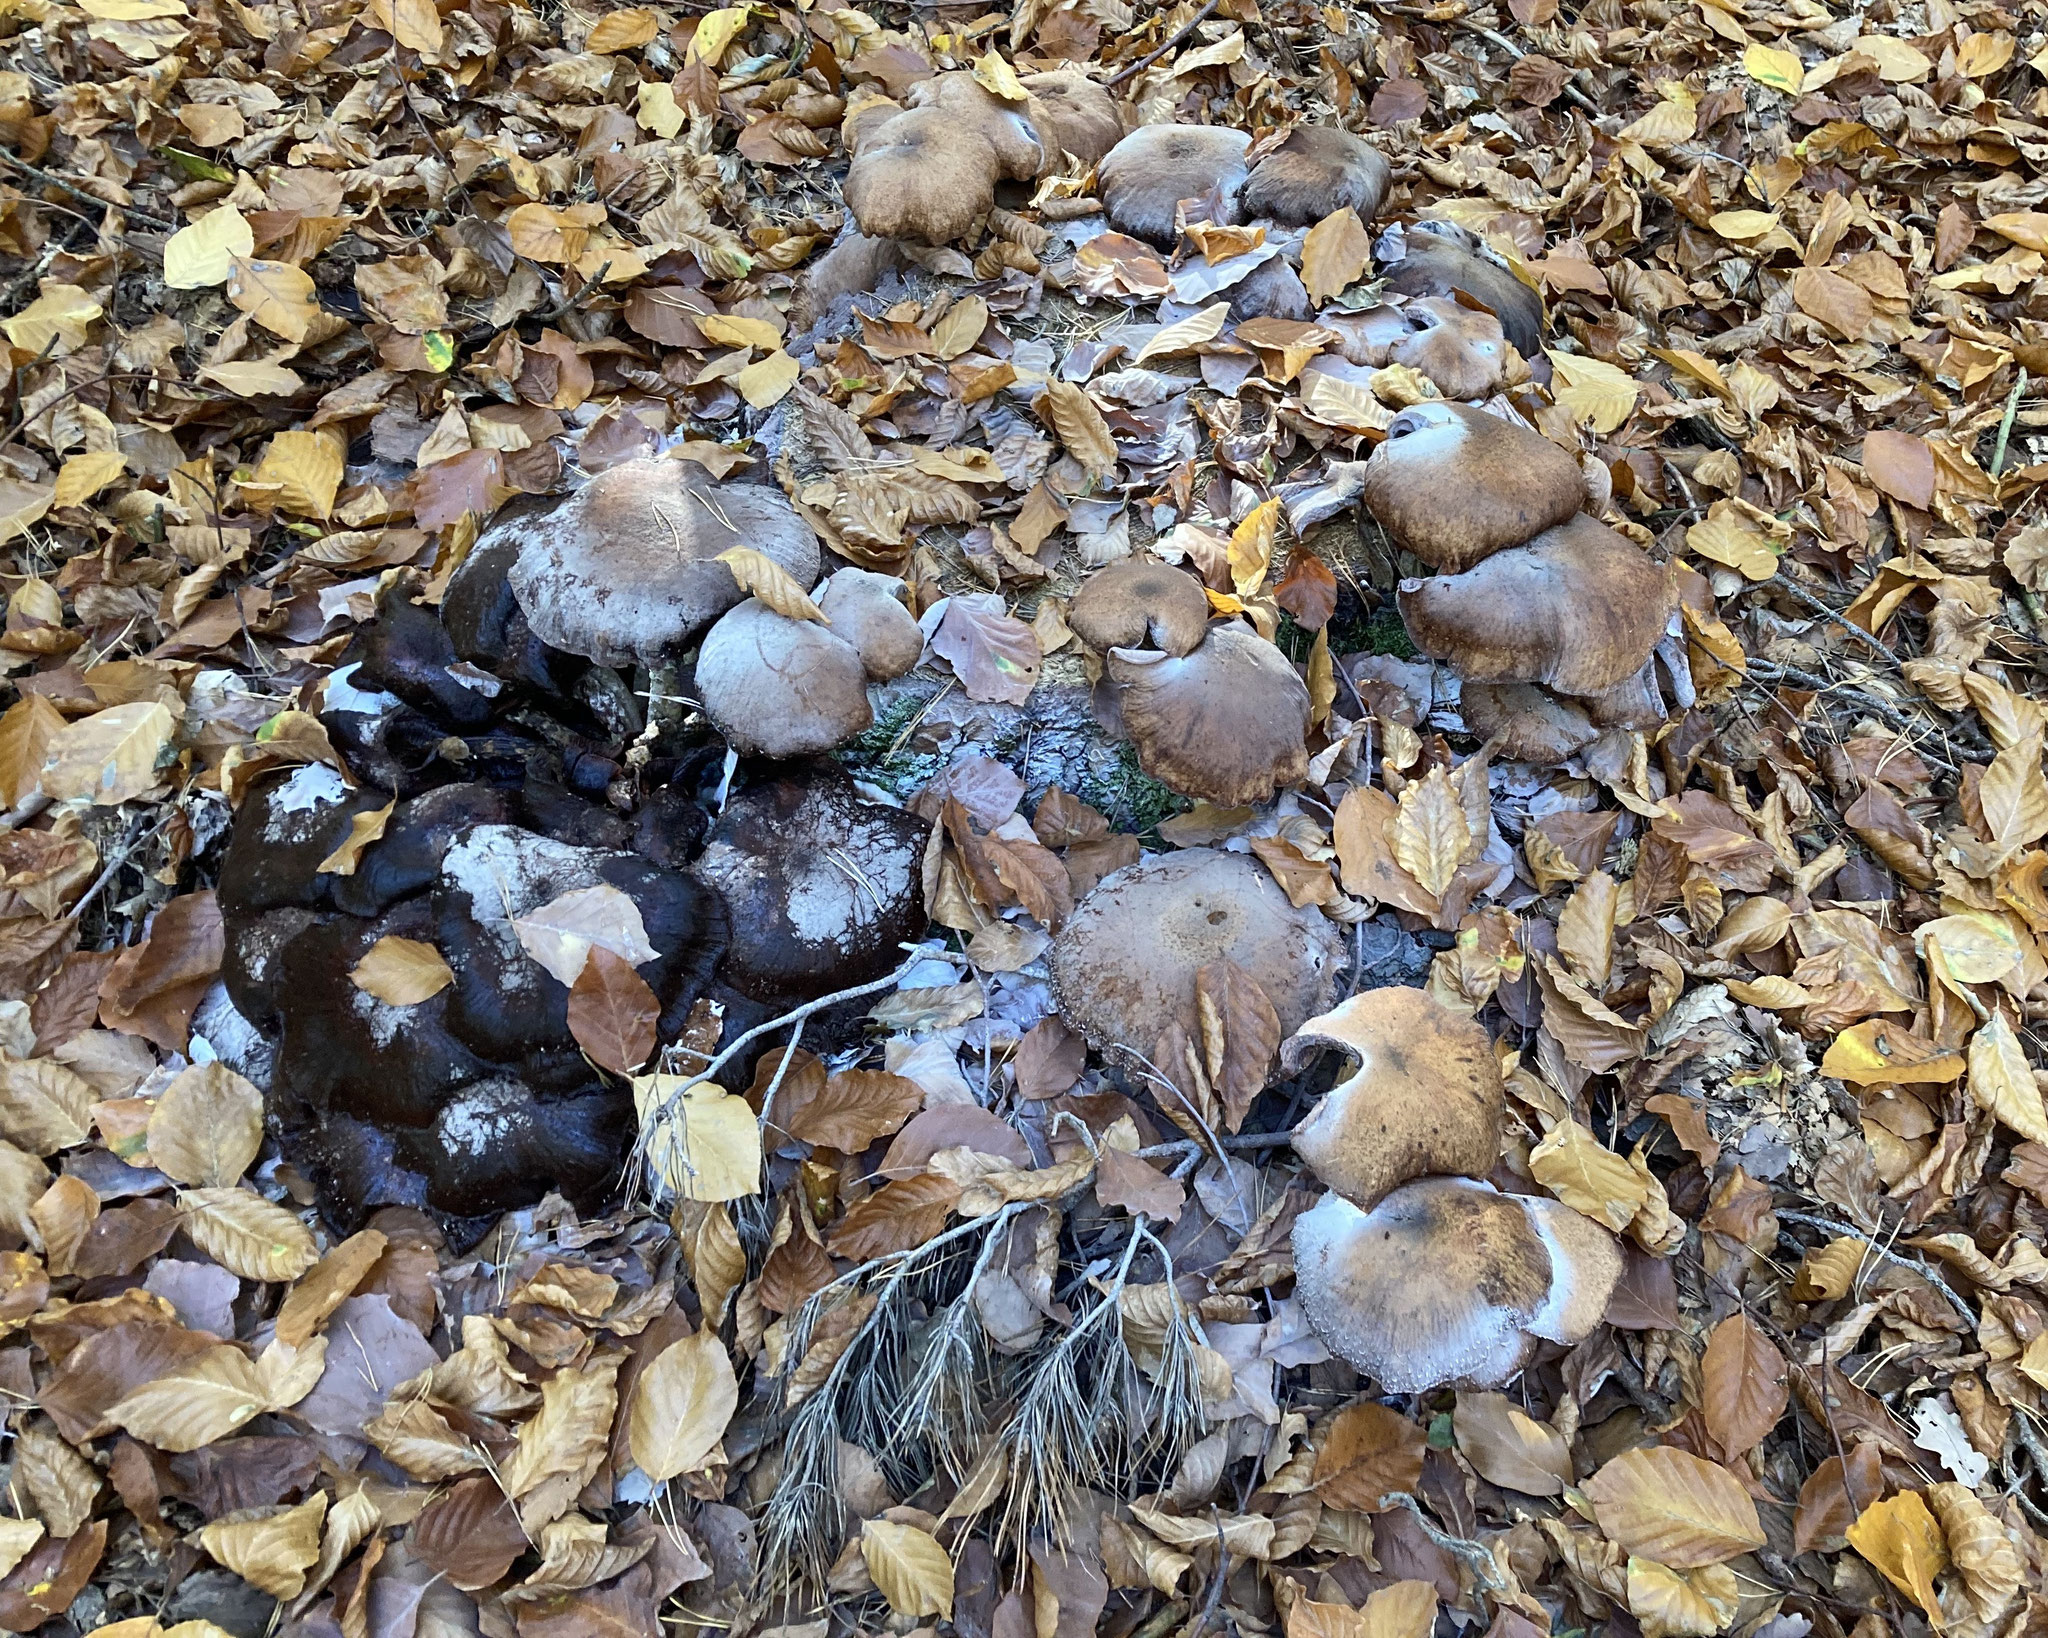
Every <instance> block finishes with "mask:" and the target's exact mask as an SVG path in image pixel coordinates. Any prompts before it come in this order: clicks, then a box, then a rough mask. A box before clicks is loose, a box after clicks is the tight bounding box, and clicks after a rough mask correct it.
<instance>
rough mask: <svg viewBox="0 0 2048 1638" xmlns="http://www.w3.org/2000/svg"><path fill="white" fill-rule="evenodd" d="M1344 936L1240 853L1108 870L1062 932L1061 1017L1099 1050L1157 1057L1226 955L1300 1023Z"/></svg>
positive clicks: (1317, 1002)
mask: <svg viewBox="0 0 2048 1638" xmlns="http://www.w3.org/2000/svg"><path fill="white" fill-rule="evenodd" d="M1342 952H1343V945H1342V942H1341V940H1339V938H1338V937H1337V934H1336V933H1335V931H1334V930H1333V929H1332V927H1331V925H1330V922H1329V921H1328V919H1327V918H1326V917H1325V916H1324V915H1323V914H1322V912H1321V911H1319V910H1316V909H1315V908H1314V907H1312V906H1311V907H1308V908H1305V909H1297V908H1296V907H1295V906H1294V905H1292V904H1290V903H1288V901H1287V895H1286V894H1285V893H1283V892H1281V891H1280V888H1279V886H1278V885H1277V884H1276V883H1275V882H1274V880H1273V877H1272V873H1271V872H1270V871H1268V870H1266V869H1265V867H1264V866H1262V865H1260V864H1259V863H1258V862H1257V861H1255V860H1253V859H1252V858H1250V857H1249V856H1248V855H1245V854H1242V853H1224V852H1221V851H1219V850H1217V849H1214V848H1189V849H1186V850H1185V851H1182V852H1179V853H1166V854H1155V855H1152V856H1150V857H1147V858H1144V859H1141V860H1139V861H1138V863H1136V864H1134V865H1126V866H1125V867H1124V868H1123V869H1121V870H1118V871H1114V872H1112V873H1111V874H1110V875H1107V876H1105V877H1103V879H1102V880H1101V881H1100V882H1098V883H1097V884H1096V885H1095V887H1094V889H1093V890H1092V891H1090V892H1089V893H1088V894H1087V895H1086V896H1084V897H1083V898H1082V900H1081V902H1080V903H1079V904H1077V905H1076V906H1075V907H1074V913H1073V914H1072V915H1071V916H1069V917H1068V918H1067V920H1066V922H1065V924H1064V925H1063V926H1062V927H1061V928H1060V931H1059V935H1058V937H1056V938H1055V939H1054V940H1053V944H1052V950H1051V953H1050V955H1049V958H1048V964H1049V966H1050V968H1051V971H1052V985H1053V994H1054V996H1055V997H1056V998H1057V1000H1058V1002H1059V1008H1060V1015H1061V1016H1062V1017H1063V1018H1065V1019H1066V1021H1067V1022H1068V1024H1070V1025H1071V1026H1072V1027H1073V1028H1074V1029H1076V1030H1078V1031H1080V1033H1081V1034H1083V1035H1085V1036H1087V1038H1088V1040H1089V1043H1090V1044H1091V1045H1093V1046H1094V1047H1095V1048H1096V1049H1097V1050H1098V1051H1101V1052H1120V1053H1121V1054H1123V1055H1125V1058H1126V1061H1133V1060H1131V1059H1130V1058H1129V1056H1128V1055H1129V1054H1131V1053H1137V1054H1142V1055H1145V1056H1149V1055H1150V1054H1151V1052H1152V1049H1153V1045H1154V1043H1155V1042H1157V1040H1158V1039H1159V1035H1160V1032H1161V1031H1162V1030H1163V1029H1164V1028H1165V1027H1166V1025H1167V1024H1168V1023H1169V1022H1170V1021H1172V1020H1174V1019H1179V1020H1180V1021H1181V1023H1182V1025H1183V1027H1185V1028H1187V1029H1188V1030H1189V1031H1190V1033H1194V1030H1195V1023H1196V1020H1195V1017H1194V991H1195V974H1196V973H1197V972H1198V971H1200V970H1201V969H1202V968H1203V967H1206V966H1207V965H1208V964H1209V963H1210V962H1212V961H1216V960H1219V959H1222V958H1224V957H1228V958H1229V959H1230V960H1232V961H1234V962H1236V963H1237V964H1238V965H1239V966H1240V967H1242V968H1244V970H1245V971H1246V972H1248V973H1250V974H1251V976H1252V977H1253V978H1255V979H1257V980H1258V982H1259V985H1260V987H1261V988H1262V989H1264V990H1265V992H1266V996H1267V998H1268V999H1269V1000H1270V1001H1271V1002H1272V1003H1273V1010H1274V1011H1275V1012H1276V1013H1278V1014H1279V1016H1280V1027H1281V1029H1282V1030H1284V1031H1288V1032H1292V1031H1294V1030H1296V1029H1299V1028H1300V1027H1301V1023H1302V1020H1304V1019H1305V1018H1308V1017H1310V1016H1311V1015H1312V1014H1314V1013H1317V1012H1320V1011H1321V1010H1322V1009H1323V1008H1324V1007H1325V1006H1327V1005H1328V1004H1329V1001H1330V993H1331V989H1332V987H1333V986H1334V984H1335V982H1336V974H1337V963H1338V961H1339V959H1340V958H1341V956H1342Z"/></svg>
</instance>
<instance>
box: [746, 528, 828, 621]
mask: <svg viewBox="0 0 2048 1638" xmlns="http://www.w3.org/2000/svg"><path fill="white" fill-rule="evenodd" d="M717 561H718V562H720V563H723V564H724V565H725V566H726V567H727V568H728V569H730V570H732V577H733V579H735V580H737V581H738V582H739V583H740V590H741V591H743V592H745V593H746V594H747V595H748V596H750V597H758V598H759V599H760V600H761V601H762V602H763V603H766V604H767V605H768V607H770V608H771V609H773V610H774V611H775V612H776V613H777V614H779V615H781V616H782V617H783V618H784V619H786V620H815V621H816V622H817V623H818V624H819V625H821V626H829V625H830V624H831V623H832V622H831V621H830V620H828V619H826V618H825V611H824V610H823V609H821V608H819V607H818V605H817V604H816V603H813V602H812V601H811V599H810V594H809V593H807V592H806V591H805V590H804V589H803V587H801V586H799V585H798V584H797V582H796V576H795V575H793V574H791V573H790V572H789V571H788V570H787V569H785V568H784V567H783V566H782V565H781V564H780V563H777V562H776V561H775V559H774V558H772V557H770V556H769V555H768V554H767V553H766V552H759V551H756V550H755V549H754V548H753V547H751V546H734V547H732V548H730V549H729V550H727V551H723V552H720V553H719V554H718V557H717Z"/></svg>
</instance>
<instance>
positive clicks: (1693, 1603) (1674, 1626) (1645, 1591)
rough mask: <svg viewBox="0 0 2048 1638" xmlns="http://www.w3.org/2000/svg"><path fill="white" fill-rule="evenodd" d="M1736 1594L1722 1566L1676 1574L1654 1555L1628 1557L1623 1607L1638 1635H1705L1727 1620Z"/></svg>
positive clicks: (1736, 1601)
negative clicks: (1638, 1625) (1634, 1622)
mask: <svg viewBox="0 0 2048 1638" xmlns="http://www.w3.org/2000/svg"><path fill="white" fill-rule="evenodd" d="M1740 1593H1741V1583H1739V1582H1738V1581H1737V1580H1736V1579H1735V1572H1734V1571H1733V1570H1730V1569H1729V1568H1728V1567H1727V1566H1726V1565H1722V1564H1709V1565H1707V1566H1706V1567H1705V1568H1703V1569H1698V1570H1694V1571H1693V1572H1692V1573H1691V1574H1689V1575H1681V1574H1680V1573H1679V1572H1678V1571H1676V1570H1674V1569H1671V1568H1669V1567H1668V1566H1666V1565H1663V1564H1659V1563H1657V1562H1656V1561H1655V1560H1654V1559H1647V1558H1633V1557H1632V1558H1630V1559H1629V1561H1628V1608H1629V1613H1630V1614H1631V1615H1633V1616H1634V1617H1635V1618H1636V1620H1637V1621H1639V1622H1640V1623H1641V1624H1642V1628H1643V1638H1710V1635H1711V1634H1713V1633H1717V1632H1720V1631H1721V1630H1722V1629H1724V1628H1725V1627H1728V1626H1730V1625H1732V1624H1733V1622H1734V1620H1735V1616H1736V1612H1737V1609H1738V1605H1739V1599H1740Z"/></svg>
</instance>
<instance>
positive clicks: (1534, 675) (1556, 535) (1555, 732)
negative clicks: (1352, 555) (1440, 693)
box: [1359, 402, 1685, 763]
mask: <svg viewBox="0 0 2048 1638" xmlns="http://www.w3.org/2000/svg"><path fill="white" fill-rule="evenodd" d="M1359 481H1360V482H1361V484H1362V495H1361V499H1362V501H1363V504H1364V506H1365V508H1366V510H1367V511H1368V512H1370V513H1371V514H1372V516H1373V517H1374V518H1375V519H1377V520H1378V521H1379V523H1380V524H1381V526H1382V527H1384V528H1385V529H1386V531H1387V533H1388V534H1389V535H1391V536H1392V537H1393V539H1394V541H1395V543H1396V544H1398V545H1400V546H1403V547H1405V548H1406V549H1407V550H1409V551H1411V552H1413V553H1414V554H1415V555H1416V556H1417V557H1419V558H1421V559H1422V561H1423V562H1424V563H1426V564H1428V565H1429V566H1430V567H1431V568H1433V569H1438V570H1441V571H1442V572H1441V573H1439V574H1436V575H1434V576H1431V577H1429V578H1427V579H1414V580H1404V581H1403V582H1402V583H1401V586H1400V590H1399V594H1398V600H1399V607H1400V610H1401V618H1402V620H1403V621H1404V623H1405V624H1406V625H1407V628H1408V634H1409V636H1410V637H1411V638H1412V639H1413V640H1414V643H1415V646H1416V647H1417V648H1418V649H1419V650H1421V651H1422V652H1423V653H1424V654H1426V655H1428V656H1429V657H1430V658H1431V659H1434V660H1441V661H1444V662H1446V663H1447V664H1449V665H1450V667H1451V668H1452V669H1453V670H1454V671H1455V672H1456V673H1457V674H1458V676H1459V677H1460V679H1462V682H1463V709H1464V716H1465V723H1466V726H1467V727H1468V728H1470V729H1471V730H1472V732H1473V733H1475V734H1477V735H1479V736H1480V737H1481V738H1484V739H1498V740H1499V741H1500V744H1501V748H1502V750H1503V751H1504V752H1505V754H1506V755H1508V756H1510V757H1514V758H1517V759H1520V760H1523V761H1530V762H1544V763H1551V762H1561V761H1563V760H1564V759H1565V758H1566V757H1569V756H1572V755H1574V754H1576V753H1577V752H1579V751H1581V750H1583V749H1584V748H1585V747H1586V746H1588V745H1590V744H1591V743H1592V742H1593V741H1594V740H1595V739H1597V738H1598V737H1599V736H1600V735H1601V734H1602V733H1603V732H1605V731H1606V730H1608V729H1610V728H1642V727H1648V726H1651V725H1652V724H1654V723H1656V722H1660V721H1662V720H1663V718H1664V715H1665V709H1664V701H1663V696H1662V694H1661V692H1660V690H1659V688H1658V685H1657V681H1656V675H1655V671H1654V668H1653V664H1652V658H1651V657H1652V654H1653V651H1654V650H1655V649H1656V648H1657V647H1658V645H1659V644H1660V642H1662V641H1663V640H1664V638H1665V636H1666V632H1667V628H1668V627H1669V626H1670V623H1671V620H1672V617H1673V615H1674V614H1675V613H1676V611H1677V607H1678V593H1677V588H1676V584H1675V582H1674V580H1673V578H1672V574H1671V571H1670V569H1669V568H1668V567H1666V566H1665V565H1663V564H1660V563H1656V562H1653V561H1652V560H1651V559H1650V558H1649V557H1648V556H1646V555H1645V554H1644V553H1643V552H1642V550H1641V549H1640V548H1638V547H1637V546H1636V545H1634V544H1633V543H1632V542H1631V541H1629V540H1628V539H1626V538H1625V537H1623V536H1622V535H1620V534H1617V533H1616V532H1615V531H1614V530H1612V529H1609V528H1607V527H1606V526H1605V525H1604V524H1602V523H1600V522H1599V521H1598V520H1597V519H1595V518H1592V517H1590V516H1588V515H1586V514H1585V513H1584V512H1583V511H1582V510H1581V507H1582V506H1583V505H1584V503H1585V500H1586V490H1585V482H1584V479H1583V478H1582V477H1581V475H1580V472H1579V468H1578V464H1577V463H1576V462H1575V461H1574V460H1573V459H1572V458H1571V457H1570V456H1569V455H1567V454H1566V453H1565V452H1564V451H1563V450H1561V449H1559V448H1558V447H1557V446H1556V445H1555V444H1553V443H1551V442H1550V441H1549V440H1548V439H1547V438H1544V437H1543V436H1541V435H1540V434H1539V433H1537V432H1535V431H1534V430H1533V429H1531V428H1529V427H1527V426H1525V425H1523V424H1521V423H1519V422H1517V421H1511V420H1508V419H1506V418H1503V417H1501V416H1497V415H1492V414H1489V413H1487V412H1485V411H1483V410H1478V409H1472V408H1469V407H1468V406H1466V405H1462V404H1452V403H1434V402H1432V403H1426V404H1418V405H1416V406H1414V407H1412V408H1409V409H1405V410H1403V411H1402V412H1401V413H1400V414H1399V415H1397V416H1395V418H1394V421H1393V424H1392V426H1391V427H1389V429H1388V431H1387V436H1386V439H1385V441H1384V442H1383V443H1381V444H1380V446H1379V447H1378V448H1377V449H1376V450H1374V452H1373V454H1372V457H1371V458H1370V459H1369V460H1368V461H1366V462H1365V463H1364V466H1363V469H1362V472H1361V474H1360V480H1359ZM1671 673H1672V681H1673V686H1674V688H1677V689H1679V690H1681V703H1683V702H1684V701H1683V693H1682V690H1683V689H1684V687H1685V679H1684V667H1683V665H1682V664H1680V665H1677V666H1674V667H1672V668H1671Z"/></svg>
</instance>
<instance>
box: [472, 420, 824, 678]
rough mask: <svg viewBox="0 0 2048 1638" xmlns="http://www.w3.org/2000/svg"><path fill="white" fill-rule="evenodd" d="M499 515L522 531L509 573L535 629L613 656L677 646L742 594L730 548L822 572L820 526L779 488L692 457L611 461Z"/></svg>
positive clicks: (626, 659)
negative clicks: (728, 476)
mask: <svg viewBox="0 0 2048 1638" xmlns="http://www.w3.org/2000/svg"><path fill="white" fill-rule="evenodd" d="M500 527H501V528H502V529H503V530H504V532H505V534H506V535H508V536H510V537H511V538H513V539H515V540H516V541H517V542H518V548H519V552H518V556H517V557H516V558H515V559H514V560H513V563H512V567H511V569H510V571H509V573H508V578H509V579H510V580H511V582H512V593H513V595H514V596H515V597H517V598H518V599H519V606H520V608H521V609H522V610H523V611H524V612H525V615H526V620H527V624H528V625H529V626H531V627H532V628H533V631H534V634H535V635H536V636H538V637H539V638H540V639H541V641H542V642H544V643H547V644H548V645H549V646H550V647H553V648H559V649H566V650H567V651H568V652H569V653H571V654H580V655H582V656H583V657H584V658H585V659H589V660H596V661H598V662H600V663H601V664H604V665H624V664H628V663H630V662H632V661H635V660H639V661H653V660H661V659H665V658H670V657H673V656H674V655H675V654H676V653H678V652H679V651H680V650H681V649H682V648H683V647H684V646H685V645H687V644H688V642H689V640H690V639H691V638H692V637H694V636H695V635H696V634H697V633H698V632H699V631H701V630H702V629H703V628H704V627H705V626H707V625H709V624H710V623H711V622H712V621H713V620H715V619H717V618H718V616H719V615H721V614H723V613H724V612H725V611H726V610H727V609H729V608H731V607H732V606H733V605H734V604H735V603H737V602H738V601H739V600H740V587H739V582H738V581H736V580H734V579H733V577H732V571H731V570H730V569H728V568H727V567H726V566H725V565H724V564H723V563H718V562H714V561H713V559H715V558H716V557H717V556H718V554H719V553H720V552H724V551H730V550H731V549H732V548H733V547H735V546H751V547H753V549H754V550H755V551H757V552H762V553H765V554H766V555H767V556H769V557H771V558H773V559H774V560H775V561H776V562H777V563H779V564H781V565H782V567H783V568H785V569H787V570H788V571H789V572H790V573H791V574H792V575H793V576H795V578H796V580H797V582H798V584H800V585H805V586H808V585H810V584H811V583H812V582H813V581H814V580H816V579H817V578H818V537H817V536H816V535H814V534H813V533H811V526H810V525H809V524H808V523H806V522H804V520H803V519H802V518H801V517H799V516H798V515H797V511H796V508H795V507H793V506H791V505H790V504H789V500H788V498H787V497H786V496H785V495H784V494H783V493H782V491H781V490H779V489H770V488H768V487H766V486H765V485H761V484H743V483H719V482H717V481H715V480H714V479H713V478H712V477H711V476H710V475H709V474H708V473H706V472H705V471H704V469H703V468H701V467H699V466H696V465H694V464H692V463H690V462H687V461H662V460H649V461H627V462H626V463H624V464H623V465H621V466H614V467H609V468H607V469H606V470H605V471H603V472H600V473H599V474H598V475H597V476H596V477H594V478H592V479H591V480H590V481H589V482H588V483H586V484H585V485H584V486H583V487H582V488H581V489H579V490H577V491H576V493H575V494H573V495H571V496H570V497H569V498H568V499H567V500H565V501H564V502H562V504H561V505H560V506H557V507H556V508H555V509H554V510H553V511H551V512H547V513H545V514H542V515H538V516H525V517H520V518H517V519H514V520H512V521H511V522H509V523H506V524H504V525H502V526H500ZM495 538H502V537H500V535H499V528H496V527H494V528H493V529H492V530H490V531H489V532H488V533H487V535H486V536H485V539H484V540H480V541H479V542H478V543H477V549H478V550H482V549H483V547H484V545H485V543H486V541H491V540H494V539H495Z"/></svg>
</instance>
